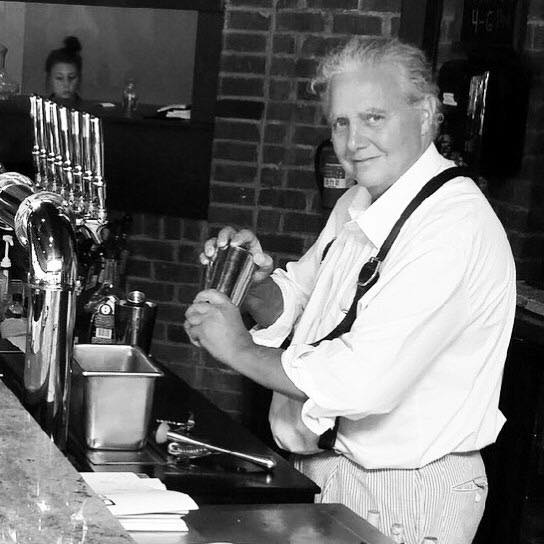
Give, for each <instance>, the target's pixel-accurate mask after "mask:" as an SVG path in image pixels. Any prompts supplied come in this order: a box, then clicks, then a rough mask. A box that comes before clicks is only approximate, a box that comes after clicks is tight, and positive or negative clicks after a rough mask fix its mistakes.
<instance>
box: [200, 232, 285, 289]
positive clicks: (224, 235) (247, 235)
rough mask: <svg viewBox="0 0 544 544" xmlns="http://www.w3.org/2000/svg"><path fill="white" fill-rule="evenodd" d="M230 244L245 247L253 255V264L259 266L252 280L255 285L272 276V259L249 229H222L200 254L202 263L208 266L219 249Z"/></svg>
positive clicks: (208, 241) (206, 243) (205, 245)
mask: <svg viewBox="0 0 544 544" xmlns="http://www.w3.org/2000/svg"><path fill="white" fill-rule="evenodd" d="M229 244H230V245H231V246H242V247H245V248H246V249H248V250H249V251H250V252H251V254H252V255H253V262H254V263H255V264H256V265H257V268H256V270H255V272H254V273H253V278H252V281H253V282H254V283H259V282H261V281H263V280H264V279H266V278H267V277H268V276H269V275H270V273H271V272H272V270H273V268H274V263H273V261H272V257H271V256H270V255H267V254H266V253H264V252H263V249H262V247H261V244H260V242H259V240H258V239H257V237H256V236H255V234H254V233H253V232H251V231H250V230H247V229H242V230H239V231H236V230H234V229H233V228H232V227H225V228H223V229H221V230H220V231H219V233H218V234H217V238H210V239H209V240H207V241H206V242H205V244H204V251H203V252H202V253H201V254H200V262H201V263H202V264H204V265H207V264H208V263H210V261H212V260H213V258H214V257H215V254H216V252H217V248H219V247H225V246H228V245H229Z"/></svg>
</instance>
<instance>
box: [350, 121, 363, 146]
mask: <svg viewBox="0 0 544 544" xmlns="http://www.w3.org/2000/svg"><path fill="white" fill-rule="evenodd" d="M367 145H368V135H367V134H366V131H365V129H364V127H363V126H362V125H361V123H351V125H350V128H349V134H348V148H349V149H350V150H351V151H356V150H357V149H360V148H361V147H366V146H367Z"/></svg>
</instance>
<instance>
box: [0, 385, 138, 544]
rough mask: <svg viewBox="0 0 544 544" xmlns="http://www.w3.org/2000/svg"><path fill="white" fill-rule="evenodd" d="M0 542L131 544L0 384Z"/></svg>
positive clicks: (61, 455)
mask: <svg viewBox="0 0 544 544" xmlns="http://www.w3.org/2000/svg"><path fill="white" fill-rule="evenodd" d="M0 414H1V415H0V480H1V484H0V542H14V543H15V542H18V543H23V542H33V543H38V544H41V543H52V544H83V543H85V544H134V540H133V539H132V538H131V537H130V536H129V535H128V533H127V532H126V531H125V530H124V529H123V528H122V526H121V525H120V524H119V522H118V521H117V520H116V519H115V518H114V517H113V516H112V515H111V514H110V512H109V511H108V509H107V508H106V506H105V505H104V504H103V503H102V501H101V500H100V499H99V498H98V497H97V496H96V495H95V494H94V492H93V491H91V490H90V489H89V488H88V487H87V486H86V484H85V483H84V482H83V480H82V478H81V477H80V475H79V473H78V472H77V471H76V470H75V469H74V467H72V465H71V464H70V463H69V461H68V460H67V459H66V458H65V457H64V455H63V454H62V453H61V452H60V451H59V450H58V449H57V447H56V446H55V445H54V444H53V442H51V440H50V439H49V437H48V436H47V435H46V434H45V433H44V432H43V431H42V430H41V428H40V427H39V425H38V424H37V423H36V422H35V421H34V419H33V418H32V417H31V416H30V415H29V414H28V412H27V411H26V410H25V409H24V408H23V406H22V405H21V404H20V402H19V401H18V399H17V398H16V397H15V395H14V394H13V393H12V392H11V391H10V390H9V389H8V388H7V386H6V385H5V384H4V383H3V382H2V381H1V380H0Z"/></svg>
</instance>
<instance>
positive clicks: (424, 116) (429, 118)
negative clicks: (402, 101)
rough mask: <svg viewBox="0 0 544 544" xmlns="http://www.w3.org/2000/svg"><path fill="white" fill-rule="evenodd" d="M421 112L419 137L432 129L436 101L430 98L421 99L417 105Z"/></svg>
mask: <svg viewBox="0 0 544 544" xmlns="http://www.w3.org/2000/svg"><path fill="white" fill-rule="evenodd" d="M419 110H420V112H421V135H422V136H423V135H425V134H428V133H429V132H431V131H432V129H433V124H434V119H435V116H436V101H435V100H432V98H431V97H430V96H426V97H425V98H423V99H422V100H421V102H420V104H419Z"/></svg>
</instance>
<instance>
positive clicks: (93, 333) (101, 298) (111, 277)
mask: <svg viewBox="0 0 544 544" xmlns="http://www.w3.org/2000/svg"><path fill="white" fill-rule="evenodd" d="M122 297H123V292H122V290H121V288H120V287H119V274H118V262H117V260H116V259H113V258H106V259H105V263H104V271H103V279H102V284H101V285H100V287H99V288H98V290H96V291H95V292H94V293H93V295H92V296H91V298H90V299H89V301H88V302H87V303H86V304H85V305H84V306H83V313H84V314H85V316H86V318H84V323H83V324H80V327H79V331H80V335H81V336H79V337H78V341H79V343H90V344H115V343H116V334H115V312H116V309H117V305H118V303H119V300H120V299H121V298H122ZM87 323H88V327H85V325H86V324H87ZM81 325H83V326H81ZM84 328H87V331H88V332H87V334H86V335H85V330H83V329H84ZM81 333H82V334H81ZM82 336H84V337H82Z"/></svg>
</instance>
